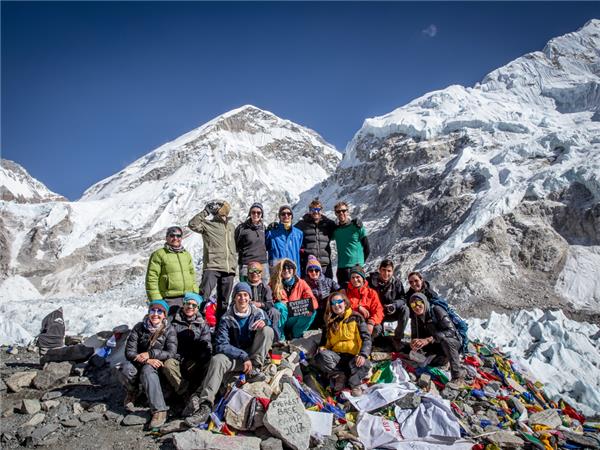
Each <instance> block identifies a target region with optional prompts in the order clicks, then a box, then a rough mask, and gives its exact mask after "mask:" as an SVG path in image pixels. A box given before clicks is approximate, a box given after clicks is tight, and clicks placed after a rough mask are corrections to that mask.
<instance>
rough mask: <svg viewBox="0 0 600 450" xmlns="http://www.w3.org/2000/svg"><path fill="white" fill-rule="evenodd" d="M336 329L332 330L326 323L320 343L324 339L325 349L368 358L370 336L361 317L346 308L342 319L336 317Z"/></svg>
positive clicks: (329, 324)
mask: <svg viewBox="0 0 600 450" xmlns="http://www.w3.org/2000/svg"><path fill="white" fill-rule="evenodd" d="M335 321H337V323H338V328H337V330H334V329H333V327H332V326H331V323H332V322H330V323H328V324H327V325H326V326H325V328H324V329H323V333H322V334H321V336H322V338H321V343H322V344H323V340H324V337H325V336H326V339H325V343H324V345H325V348H327V349H328V350H332V351H334V352H336V353H348V354H350V355H354V356H356V355H362V356H364V357H365V358H368V357H369V355H370V354H371V334H370V333H369V330H368V328H367V324H366V322H365V319H364V318H363V316H361V315H360V314H359V313H357V312H354V311H352V310H351V309H350V308H347V309H346V311H344V315H343V317H337V318H336V319H334V322H335Z"/></svg>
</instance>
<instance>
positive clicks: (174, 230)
mask: <svg viewBox="0 0 600 450" xmlns="http://www.w3.org/2000/svg"><path fill="white" fill-rule="evenodd" d="M171 233H179V234H183V230H182V229H181V227H178V226H173V227H169V228H167V232H166V233H165V235H166V236H168V235H170V234H171Z"/></svg>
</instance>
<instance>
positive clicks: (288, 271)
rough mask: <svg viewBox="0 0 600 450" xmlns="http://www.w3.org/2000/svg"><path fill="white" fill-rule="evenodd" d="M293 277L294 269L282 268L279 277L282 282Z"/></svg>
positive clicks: (286, 266)
mask: <svg viewBox="0 0 600 450" xmlns="http://www.w3.org/2000/svg"><path fill="white" fill-rule="evenodd" d="M293 276H294V268H293V267H291V266H288V265H285V266H283V270H282V271H281V277H282V278H283V279H284V280H289V279H290V278H292V277H293Z"/></svg>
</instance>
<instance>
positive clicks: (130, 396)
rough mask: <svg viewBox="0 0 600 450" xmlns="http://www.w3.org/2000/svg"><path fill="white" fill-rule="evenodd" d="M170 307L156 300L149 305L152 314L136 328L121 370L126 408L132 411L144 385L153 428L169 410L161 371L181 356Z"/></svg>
mask: <svg viewBox="0 0 600 450" xmlns="http://www.w3.org/2000/svg"><path fill="white" fill-rule="evenodd" d="M168 311H169V305H168V304H167V302H165V301H164V300H153V301H151V302H150V303H149V305H148V315H146V316H145V317H144V320H143V321H142V322H139V323H138V324H136V325H135V326H134V327H133V330H131V333H129V337H128V338H127V344H126V346H125V357H126V358H127V361H125V362H124V363H123V364H122V365H121V366H120V367H119V370H118V374H119V378H120V381H121V382H122V383H123V385H125V387H126V388H127V396H126V397H125V408H126V409H127V410H131V409H132V408H133V403H134V401H135V398H136V396H137V389H138V384H141V386H142V389H143V390H144V393H145V394H146V397H147V398H148V403H149V404H150V409H151V411H152V420H151V421H150V428H157V427H160V426H161V425H163V424H164V423H165V421H166V419H167V410H168V409H169V408H168V407H167V405H166V403H165V399H164V396H163V392H162V388H161V385H160V378H159V376H158V371H159V370H162V368H163V367H164V365H165V362H166V361H167V360H168V359H170V358H174V357H175V355H176V354H177V333H176V332H175V330H174V329H173V327H171V325H169V322H168V320H167V312H168Z"/></svg>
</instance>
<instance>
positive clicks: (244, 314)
mask: <svg viewBox="0 0 600 450" xmlns="http://www.w3.org/2000/svg"><path fill="white" fill-rule="evenodd" d="M251 312H252V308H250V307H248V311H246V312H245V313H241V312H239V311H238V310H237V309H235V306H234V307H233V314H235V316H236V317H239V318H240V319H244V318H246V317H248V316H249V315H250V313H251Z"/></svg>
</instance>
